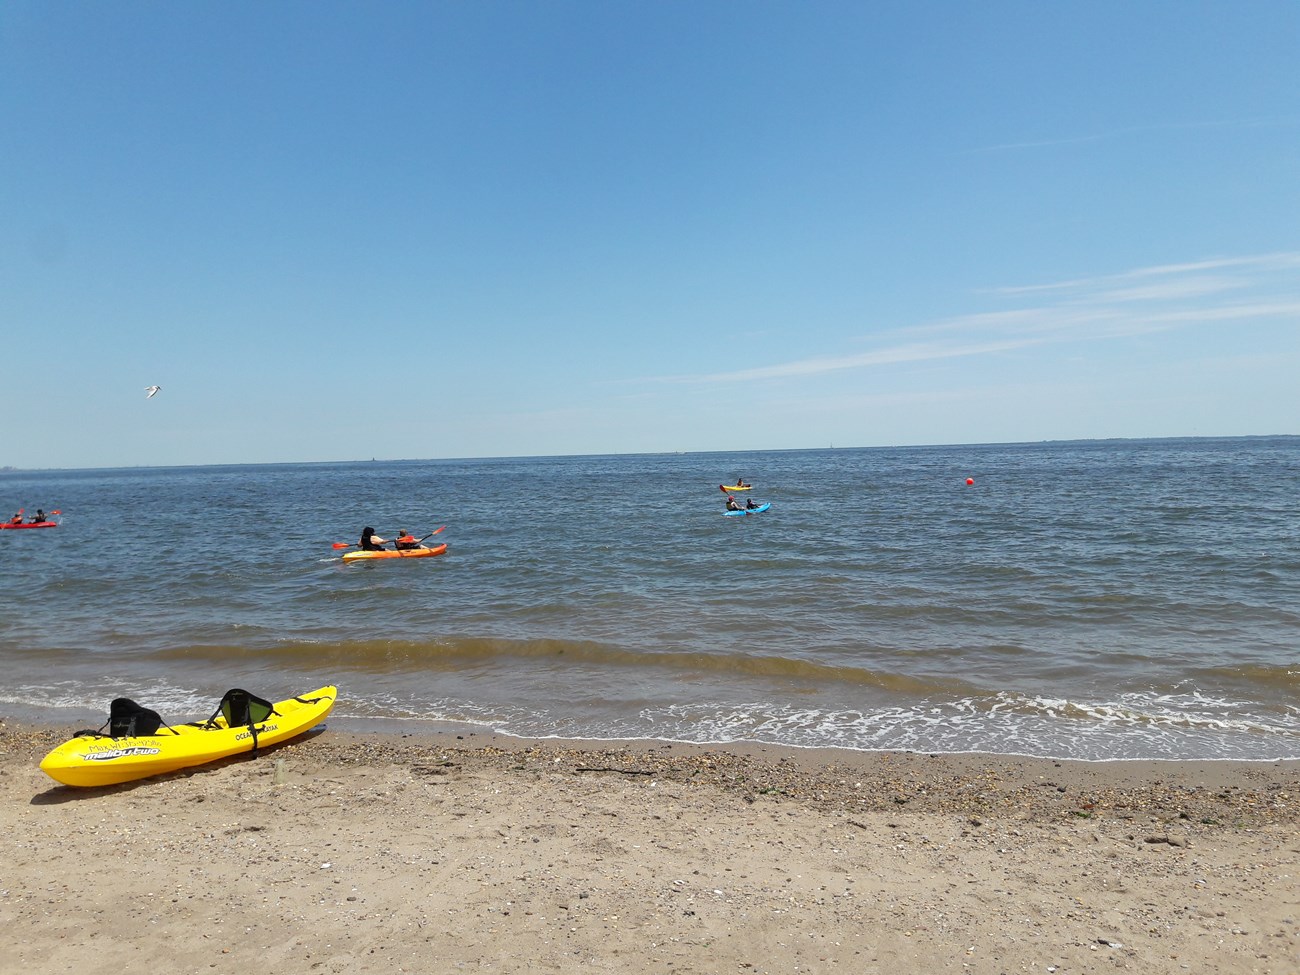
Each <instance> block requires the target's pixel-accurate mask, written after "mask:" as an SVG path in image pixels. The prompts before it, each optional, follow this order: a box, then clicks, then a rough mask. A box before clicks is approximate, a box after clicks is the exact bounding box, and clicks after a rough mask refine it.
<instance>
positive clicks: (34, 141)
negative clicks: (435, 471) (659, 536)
mask: <svg viewBox="0 0 1300 975" xmlns="http://www.w3.org/2000/svg"><path fill="white" fill-rule="evenodd" d="M0 323H3V329H2V330H3V334H4V336H5V339H6V345H7V349H8V354H7V355H6V357H5V366H6V368H5V372H4V376H5V381H4V383H3V384H0V413H2V415H3V416H4V417H5V419H6V420H7V421H8V422H7V427H8V434H7V435H6V436H5V437H4V446H3V448H0V466H4V465H11V466H17V467H105V466H126V465H172V464H206V463H241V462H248V463H258V462H275V461H314V460H348V459H361V458H369V457H379V458H431V457H473V456H514V455H534V454H574V453H577V454H586V453H614V452H641V451H678V450H748V449H765V448H771V449H776V448H798V447H821V446H826V445H828V444H834V445H836V446H871V445H886V444H933V443H986V442H1011V441H1032V440H1044V439H1073V438H1090V437H1147V436H1197V435H1201V436H1210V435H1245V434H1274V433H1298V432H1300V429H1297V417H1298V416H1300V381H1298V380H1297V377H1298V376H1300V4H1297V3H1295V2H1292V0H1252V2H1250V3H1244V4H1243V3H1240V2H1226V0H1225V2H1214V0H1206V2H1199V3H1190V2H1183V0H1178V2H1173V0H1170V2H1162V0H1148V2H1140V3H1133V2H1131V0H1125V2H1104V0H1101V2H1099V0H1086V2H1072V0H1062V2H1053V3H1044V2H1038V0H1034V2H999V0H991V2H980V3H975V2H969V3H966V2H962V3H958V2H951V3H947V2H920V3H916V2H872V3H863V2H857V0H855V2H845V3H839V2H816V0H810V2H779V3H778V2H764V0H746V2H717V3H707V2H706V3H701V2H698V0H692V2H671V0H670V2H653V3H651V2H614V0H588V2H562V0H529V2H523V0H519V2H495V0H473V2H469V0H456V2H441V0H428V2H420V3H380V4H361V3H318V2H312V3H289V2H269V3H267V2H260V0H259V2H250V0H233V2H232V0H223V2H194V3H164V2H148V3H145V2H129V0H123V2H115V3H99V2H44V0H42V2H28V0H8V2H7V3H5V4H4V5H3V6H0ZM155 383H156V384H160V385H161V386H162V387H163V388H162V391H161V392H160V393H159V394H158V395H157V396H156V397H154V398H153V399H149V400H146V398H145V393H144V387H146V386H149V385H152V384H155Z"/></svg>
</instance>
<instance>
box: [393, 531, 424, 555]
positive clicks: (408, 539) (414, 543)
mask: <svg viewBox="0 0 1300 975" xmlns="http://www.w3.org/2000/svg"><path fill="white" fill-rule="evenodd" d="M419 544H420V540H419V539H418V538H416V537H415V536H414V535H412V534H411V533H410V532H408V531H407V530H406V529H405V528H399V529H397V538H396V539H394V540H393V545H394V547H396V548H397V549H398V551H401V550H402V549H409V548H417V547H418V546H419Z"/></svg>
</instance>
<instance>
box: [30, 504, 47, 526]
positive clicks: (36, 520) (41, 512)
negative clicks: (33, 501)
mask: <svg viewBox="0 0 1300 975" xmlns="http://www.w3.org/2000/svg"><path fill="white" fill-rule="evenodd" d="M44 520H45V509H44V508H37V509H36V515H35V517H33V518H32V522H31V523H32V524H33V525H39V524H40V523H41V522H43V521H44Z"/></svg>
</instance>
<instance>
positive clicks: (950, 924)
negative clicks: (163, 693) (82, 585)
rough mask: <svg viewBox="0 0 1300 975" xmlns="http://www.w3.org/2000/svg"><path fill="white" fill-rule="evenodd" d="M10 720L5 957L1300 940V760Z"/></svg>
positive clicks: (1018, 951)
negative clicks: (153, 733)
mask: <svg viewBox="0 0 1300 975" xmlns="http://www.w3.org/2000/svg"><path fill="white" fill-rule="evenodd" d="M70 730H71V729H63V728H60V729H48V728H37V727H31V726H27V725H23V724H19V723H15V722H4V723H3V724H0V753H2V757H0V864H3V868H2V875H0V971H5V972H28V973H46V972H86V971H117V972H128V973H130V972H159V971H168V972H212V973H227V972H229V973H238V972H249V971H273V972H285V973H295V972H302V973H315V972H322V973H323V972H385V973H391V972H462V971H492V972H570V971H596V972H633V973H641V972H645V973H651V972H654V973H673V972H676V973H697V972H698V973H738V975H754V973H769V972H770V973H781V975H785V973H792V972H816V973H820V972H846V973H847V972H853V973H930V972H960V973H970V975H1000V973H1012V972H1035V973H1055V975H1068V973H1081V972H1112V971H1116V970H1120V971H1133V972H1143V973H1163V972H1170V973H1175V972H1177V973H1182V972H1194V973H1211V972H1222V973H1246V972H1252V973H1253V972H1258V973H1276V975H1283V973H1295V972H1297V971H1300V828H1298V827H1300V763H1298V762H1279V763H1259V764H1255V763H1213V762H1209V763H1162V762H1123V763H1100V764H1099V763H1070V762H1054V761H1050V760H1031V759H1015V758H1002V757H990V756H980V755H963V756H928V755H918V754H912V753H903V754H893V753H885V754H875V753H859V752H843V751H832V750H824V751H823V750H797V749H781V748H776V747H759V746H754V747H737V746H728V747H703V746H687V745H678V744H665V743H661V742H632V743H622V742H620V743H616V744H609V743H602V742H564V741H552V740H547V741H528V740H520V739H513V738H507V737H504V736H497V735H492V734H485V733H482V732H479V733H471V732H470V731H469V730H464V729H463V730H460V731H459V732H458V731H433V732H421V733H418V734H400V733H390V732H373V731H368V730H364V729H358V728H350V727H348V726H346V725H344V724H343V723H338V722H331V724H330V726H329V728H328V729H327V730H325V731H323V732H320V733H317V734H314V735H312V736H310V737H306V738H302V739H299V740H297V741H295V742H292V743H289V744H286V745H284V746H282V747H280V748H278V749H275V750H268V751H264V752H263V753H261V754H260V755H258V756H257V757H256V758H243V759H237V760H231V761H228V762H225V763H222V764H219V765H215V766H210V767H207V768H205V769H201V770H196V771H193V772H189V773H180V774H175V775H171V776H167V777H163V778H158V779H151V780H145V781H142V782H139V783H134V784H131V785H124V786H116V787H112V788H106V789H73V788H69V787H66V786H59V785H57V784H56V783H54V782H53V781H51V780H50V779H48V778H47V777H46V776H45V775H44V773H42V772H41V771H40V770H39V769H38V768H37V763H38V762H39V760H40V758H41V757H42V756H43V755H44V754H45V752H46V751H48V750H49V749H50V748H51V747H53V746H54V745H55V744H57V743H58V742H60V741H62V740H63V739H64V738H66V737H67V735H68V733H69V731H70Z"/></svg>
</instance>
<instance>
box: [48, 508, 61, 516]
mask: <svg viewBox="0 0 1300 975" xmlns="http://www.w3.org/2000/svg"><path fill="white" fill-rule="evenodd" d="M50 514H52V515H61V514H63V512H62V511H60V510H59V509H58V508H55V509H54V510H53V511H51V512H50Z"/></svg>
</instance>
